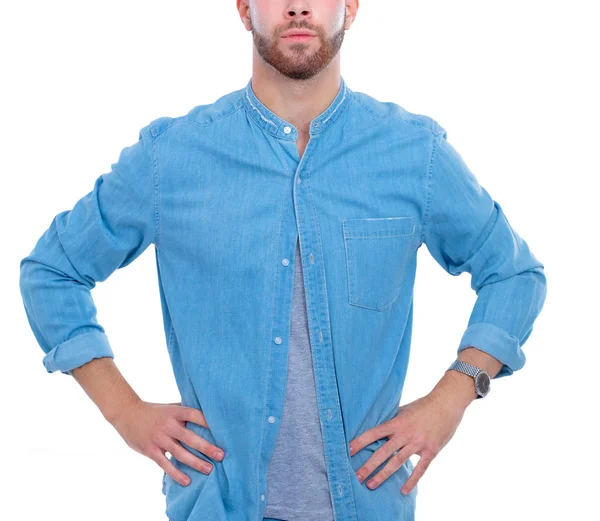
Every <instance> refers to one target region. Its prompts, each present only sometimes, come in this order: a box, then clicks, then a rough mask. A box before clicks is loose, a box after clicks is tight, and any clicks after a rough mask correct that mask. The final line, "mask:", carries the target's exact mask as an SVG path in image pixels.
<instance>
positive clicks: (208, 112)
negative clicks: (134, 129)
mask: <svg viewBox="0 0 600 521" xmlns="http://www.w3.org/2000/svg"><path fill="white" fill-rule="evenodd" d="M242 90H243V89H239V90H235V91H232V92H228V93H226V94H224V95H223V96H221V97H220V98H218V99H217V100H215V101H213V102H212V103H206V104H203V105H196V106H194V107H192V108H191V109H189V110H188V111H187V113H185V114H181V115H178V116H161V117H157V118H155V119H153V120H152V121H150V123H149V124H148V125H146V127H144V129H143V130H146V131H148V132H149V133H150V134H151V136H152V137H153V138H157V137H158V136H160V135H161V134H164V133H165V132H166V131H168V130H169V129H170V128H172V127H173V126H177V125H181V124H185V123H189V124H192V125H195V126H200V127H206V126H209V125H211V124H213V123H215V122H216V121H219V120H221V119H223V118H226V117H228V116H230V115H232V114H234V113H235V112H237V111H238V110H239V109H241V108H242V102H241V92H242Z"/></svg>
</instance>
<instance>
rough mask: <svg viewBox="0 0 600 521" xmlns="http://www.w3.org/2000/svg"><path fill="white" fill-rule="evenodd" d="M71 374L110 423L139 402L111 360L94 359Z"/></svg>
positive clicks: (104, 358)
mask: <svg viewBox="0 0 600 521" xmlns="http://www.w3.org/2000/svg"><path fill="white" fill-rule="evenodd" d="M71 374H72V376H73V378H75V380H77V382H78V383H79V384H80V385H81V387H83V389H84V391H85V392H86V393H87V395H88V396H89V397H90V398H91V399H92V401H93V402H94V403H95V404H96V406H97V407H98V408H99V409H100V411H101V412H102V414H103V415H104V417H105V418H106V420H107V421H108V422H110V423H114V421H115V420H116V419H117V418H118V416H119V414H121V412H122V411H124V410H125V409H126V408H127V407H128V406H130V405H132V404H135V403H137V402H138V401H139V400H140V397H139V396H138V395H137V394H136V393H135V391H134V390H133V389H132V388H131V386H130V385H129V384H128V383H127V381H126V380H125V378H124V377H123V375H122V374H121V372H120V371H119V369H118V368H117V366H116V365H115V363H114V360H113V359H112V358H109V357H103V358H94V359H93V360H91V361H90V362H88V363H86V364H83V365H82V366H80V367H76V368H75V369H73V370H72V371H71Z"/></svg>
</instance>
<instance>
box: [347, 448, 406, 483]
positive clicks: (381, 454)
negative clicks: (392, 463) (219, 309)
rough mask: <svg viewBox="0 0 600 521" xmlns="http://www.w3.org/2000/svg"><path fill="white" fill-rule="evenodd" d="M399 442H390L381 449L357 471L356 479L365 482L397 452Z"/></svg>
mask: <svg viewBox="0 0 600 521" xmlns="http://www.w3.org/2000/svg"><path fill="white" fill-rule="evenodd" d="M397 443H398V442H397V441H396V440H394V441H391V440H390V441H388V442H387V443H384V444H383V445H382V446H381V447H379V448H378V449H377V450H376V451H375V452H374V453H373V454H372V456H371V457H370V458H369V459H368V460H367V461H366V462H365V463H364V464H363V465H362V467H360V468H359V469H358V470H357V471H356V477H357V478H358V481H360V482H361V483H362V482H363V480H364V479H365V478H366V477H367V476H369V475H371V473H372V472H373V471H374V470H375V469H376V468H377V467H379V465H381V464H382V463H383V462H384V461H385V460H387V459H388V458H389V457H390V456H391V455H392V454H394V453H395V452H397V450H396V447H397V446H398V445H397Z"/></svg>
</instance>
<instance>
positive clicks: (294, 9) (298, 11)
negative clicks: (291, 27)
mask: <svg viewBox="0 0 600 521" xmlns="http://www.w3.org/2000/svg"><path fill="white" fill-rule="evenodd" d="M311 16H312V9H310V8H309V7H308V6H307V5H306V2H292V3H291V5H290V6H289V7H288V8H287V9H286V11H285V17H286V19H287V20H294V21H296V22H300V21H302V20H304V19H310V18H311Z"/></svg>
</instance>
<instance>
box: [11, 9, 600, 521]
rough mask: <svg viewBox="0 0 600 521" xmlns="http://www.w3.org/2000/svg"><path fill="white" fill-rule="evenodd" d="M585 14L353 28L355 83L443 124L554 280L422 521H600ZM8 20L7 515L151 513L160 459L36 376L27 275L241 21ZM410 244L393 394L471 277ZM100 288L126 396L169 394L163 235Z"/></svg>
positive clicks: (461, 316) (217, 61)
mask: <svg viewBox="0 0 600 521" xmlns="http://www.w3.org/2000/svg"><path fill="white" fill-rule="evenodd" d="M309 4H318V1H317V0H314V1H313V2H310V1H309ZM594 4H595V2H591V1H590V2H583V1H571V2H568V3H567V2H553V1H545V2H542V1H515V0H510V1H504V2H495V3H492V2H480V1H474V0H473V1H465V0H457V1H453V2H447V1H441V0H426V1H419V2H398V1H394V0H377V1H366V0H365V1H364V2H362V3H361V5H360V8H359V11H358V17H357V19H356V21H355V23H354V25H353V26H352V28H351V29H350V30H349V31H348V32H347V33H346V36H345V41H344V43H343V46H342V51H341V52H342V75H343V76H344V78H345V80H346V82H347V84H348V86H349V87H350V88H351V89H353V90H355V91H362V92H365V93H368V94H370V95H371V96H373V97H375V98H377V99H379V100H381V101H393V102H395V103H398V104H400V105H402V106H403V107H405V108H406V109H407V110H409V111H412V112H416V113H422V114H427V115H429V116H431V117H433V118H434V119H436V120H437V121H438V122H439V123H440V124H441V125H442V126H443V127H444V128H446V130H447V131H448V140H449V141H450V142H451V143H452V144H453V145H454V146H455V147H456V148H457V150H458V151H459V152H460V153H461V155H462V156H463V158H464V159H465V161H466V162H467V164H468V165H469V166H470V168H471V170H472V171H473V173H474V174H475V175H476V176H477V178H478V179H479V181H480V183H481V184H482V185H483V186H484V187H485V188H486V189H487V190H488V191H489V192H490V193H491V194H492V196H493V197H494V199H496V200H497V201H499V202H500V203H501V204H502V205H503V209H504V210H505V212H506V214H507V216H508V218H509V220H510V222H511V224H512V225H513V227H514V228H515V230H516V231H517V232H518V233H519V234H520V235H521V236H522V237H523V238H524V239H525V240H526V241H527V243H528V244H529V246H530V248H531V250H532V251H533V253H534V254H535V255H536V256H537V257H538V258H539V259H540V260H541V261H542V262H543V263H544V265H545V269H546V275H547V278H548V296H547V300H546V304H545V306H544V309H543V311H542V313H541V315H540V317H539V318H538V320H537V322H536V324H535V326H534V331H533V333H532V335H531V337H530V338H529V340H528V341H527V342H526V344H525V345H524V347H523V349H524V352H525V354H526V356H527V362H526V364H525V366H524V368H523V369H521V370H520V371H518V372H516V373H515V374H513V375H512V376H511V377H507V378H503V379H499V380H496V381H493V382H492V391H491V393H490V395H489V396H488V397H487V398H486V399H484V400H478V401H477V402H473V403H472V404H471V405H470V406H469V407H468V408H467V411H466V413H465V416H464V419H463V422H462V423H461V425H460V426H459V428H458V430H457V432H456V434H455V436H454V438H453V439H452V440H451V441H450V442H449V444H448V445H446V447H445V448H444V449H443V450H442V452H441V453H440V454H439V455H438V457H437V458H436V459H435V460H434V461H433V462H432V464H431V465H430V467H429V469H428V470H427V472H426V473H425V475H424V476H423V478H422V479H421V481H420V482H419V495H418V497H417V520H419V521H426V520H432V521H434V520H439V519H443V518H446V516H450V517H457V518H458V517H459V516H460V518H461V519H462V520H464V521H468V520H473V521H475V520H477V521H479V520H480V519H482V518H483V519H486V520H488V521H496V520H503V521H504V520H506V519H514V520H520V519H523V520H525V519H531V517H532V516H533V515H535V516H536V518H539V519H586V520H587V519H591V518H593V517H594V515H596V514H597V510H598V509H597V505H596V503H597V497H598V494H597V485H598V472H597V468H598V465H599V463H600V462H599V457H598V456H599V454H598V448H597V442H598V439H599V438H600V436H599V434H600V432H599V431H598V427H597V425H594V420H597V419H598V409H599V408H598V391H597V384H596V380H597V378H598V376H597V370H598V363H599V361H600V360H599V356H598V350H599V347H600V342H599V341H598V336H597V329H596V327H597V324H598V321H599V317H598V314H599V311H600V306H599V304H598V293H599V291H600V287H599V284H598V271H597V267H596V263H597V259H598V256H597V253H598V237H599V231H598V227H599V224H600V222H599V219H598V209H597V206H596V203H597V200H598V197H597V187H598V183H597V181H598V177H599V174H600V168H599V166H598V165H599V157H598V151H599V139H598V138H599V137H600V132H599V130H598V128H599V116H600V110H599V102H598V92H600V85H599V83H598V80H597V76H595V73H597V69H598V53H597V49H598V48H599V45H600V42H599V41H598V36H597V35H598V31H597V27H598V18H597V17H595V16H593V15H592V7H593V5H594ZM2 11H3V14H2V15H1V16H0V20H1V21H0V39H1V41H0V44H1V46H0V49H1V51H0V52H1V73H2V78H3V79H2V82H1V83H0V90H1V97H0V103H1V107H0V109H1V114H2V123H3V124H2V126H1V129H0V132H1V134H2V135H1V136H0V137H1V143H2V144H1V148H0V154H1V164H2V174H3V175H2V181H3V189H2V191H1V192H0V197H1V198H2V200H1V204H0V212H1V215H0V217H1V219H0V223H1V224H0V225H1V226H2V238H3V241H2V242H3V247H2V255H1V256H0V262H1V263H2V264H1V267H2V272H3V273H4V279H5V280H4V284H3V291H2V292H1V293H0V299H1V300H0V304H1V306H2V313H1V315H0V316H1V317H2V331H3V333H4V334H3V342H2V346H1V347H2V360H3V362H2V368H3V377H2V378H1V379H0V385H1V388H0V391H1V396H2V418H3V419H2V429H1V434H0V436H1V437H2V439H1V440H0V441H1V443H2V447H3V448H4V456H3V469H2V473H1V474H0V476H1V477H0V480H1V481H2V483H0V485H1V490H2V497H3V499H2V501H1V502H0V518H2V519H7V520H8V519H14V520H22V519H32V520H33V519H45V520H61V521H70V520H77V521H81V520H82V519H85V520H86V521H95V520H103V521H104V520H106V519H114V520H126V519H135V520H145V521H152V520H163V521H164V520H166V517H165V516H164V496H163V495H162V494H161V479H162V469H160V468H159V467H158V466H157V465H156V463H154V462H153V461H151V460H150V459H148V458H145V457H144V456H142V455H141V454H138V453H137V452H134V451H133V450H132V449H130V448H129V447H128V446H127V445H126V444H125V443H124V441H123V440H122V439H121V437H120V436H119V435H118V433H117V432H116V431H115V430H114V429H113V428H112V426H111V425H110V424H108V423H107V422H106V421H105V420H104V418H103V417H102V415H101V413H100V412H99V410H98V409H97V408H96V407H95V405H94V404H93V402H92V401H91V400H90V399H89V398H88V397H87V395H86V394H85V392H84V391H83V389H82V388H81V387H79V385H78V384H77V382H76V381H75V380H74V379H73V378H69V377H66V376H64V375H62V374H60V373H53V374H48V373H47V372H46V370H45V368H44V367H43V365H42V356H43V354H44V353H43V352H42V351H41V349H40V347H39V346H38V344H37V343H36V341H35V338H34V336H33V334H32V332H31V330H30V329H29V326H28V324H27V321H26V316H25V311H24V308H23V305H22V301H21V296H20V292H19V286H18V279H19V271H18V266H19V261H20V259H21V258H22V257H24V256H25V255H27V254H28V253H29V251H30V250H31V248H32V247H33V245H34V244H35V241H36V240H37V238H38V237H39V236H40V235H41V234H42V233H43V232H44V231H45V230H46V228H47V227H48V226H49V225H50V223H51V220H52V218H53V217H54V215H56V214H57V213H58V212H60V211H63V210H66V209H70V208H71V207H72V206H73V204H74V203H75V201H76V200H77V199H79V198H80V197H81V196H82V195H84V194H86V193H87V192H89V191H90V190H91V189H92V187H93V182H94V180H95V179H96V177H97V176H98V175H99V174H101V173H105V172H108V171H109V169H110V164H111V163H113V162H114V161H115V160H116V159H117V157H118V155H119V152H120V150H121V149H122V148H123V147H125V146H127V145H129V144H132V143H133V142H135V141H136V140H137V137H138V131H139V129H140V128H141V127H143V126H144V125H146V124H147V123H148V122H149V121H151V120H153V119H155V118H157V117H159V116H179V115H183V114H185V113H187V112H188V111H189V110H190V109H191V108H192V107H194V106H196V105H200V104H207V103H212V102H213V101H214V100H216V99H217V98H218V97H220V96H221V95H223V94H225V93H227V92H230V91H232V90H236V89H239V88H242V87H243V86H245V84H246V82H247V81H248V79H249V78H250V74H251V51H252V38H251V33H249V32H247V31H246V30H245V28H244V27H243V25H242V22H241V21H240V19H239V16H238V12H237V9H236V7H235V1H234V0H229V1H218V2H217V1H213V2H208V1H206V0H200V1H195V2H192V1H182V0H180V1H171V2H168V3H167V2H153V1H148V0H146V1H144V2H141V1H133V0H130V1H126V2H123V1H120V2H116V1H103V2H95V3H91V2H74V1H65V0H56V1H54V2H41V1H39V0H38V1H31V2H20V3H12V4H10V6H3V9H2ZM594 49H595V50H594ZM419 252H420V255H419V268H418V272H417V282H416V288H415V317H414V332H413V344H412V354H411V362H410V368H409V372H408V377H407V381H406V386H405V391H404V394H403V397H402V401H401V404H404V403H407V402H409V401H412V400H414V399H416V398H418V397H420V396H423V395H424V394H426V393H428V392H429V391H430V390H431V389H432V388H433V386H434V385H435V384H436V382H437V381H438V379H439V378H441V377H442V375H443V373H444V371H445V369H446V368H447V366H448V365H449V364H450V363H451V362H452V360H453V359H454V358H455V355H456V348H457V345H458V342H459V340H460V338H461V336H462V333H463V331H464V330H465V328H466V326H467V321H468V318H469V315H470V312H471V309H472V306H473V304H474V302H475V298H476V296H475V294H474V292H473V291H472V290H471V289H470V286H469V283H470V275H469V274H463V275H462V276H460V277H451V276H450V275H448V274H447V273H446V272H444V271H443V270H442V268H441V267H440V266H439V265H437V264H436V263H435V261H434V260H433V258H432V257H431V256H430V255H429V253H428V251H427V250H426V248H421V249H420V250H419ZM93 296H94V300H95V302H96V304H97V307H98V320H99V322H100V323H101V324H102V325H103V326H104V328H105V329H106V332H107V334H108V336H109V338H110V341H111V345H112V347H113V350H114V351H115V355H116V356H115V362H116V363H117V365H118V366H119V368H120V370H121V371H122V372H123V374H124V375H125V377H126V378H127V380H128V381H129V382H130V384H131V385H132V387H133V388H134V389H135V390H136V392H137V393H138V394H139V395H140V396H141V397H142V398H143V399H145V400H147V401H154V402H164V403H167V402H174V401H179V394H178V392H177V388H176V386H175V381H174V378H173V374H172V370H171V366H170V363H169V358H168V355H167V350H166V343H165V339H164V332H163V326H162V318H161V314H160V303H159V293H158V284H157V277H156V269H155V260H154V247H153V246H152V247H150V248H149V249H148V250H146V251H145V252H144V254H142V256H141V257H140V258H139V259H138V260H136V261H135V262H134V263H133V264H132V265H130V266H128V267H126V268H124V269H122V270H118V271H117V272H115V273H114V274H113V275H112V276H111V277H110V278H109V279H108V280H107V281H106V282H104V283H101V284H99V285H98V286H97V287H96V288H95V289H94V291H93ZM417 461H418V457H417V456H413V462H415V463H416V462H417ZM399 493H400V492H399ZM359 521H360V520H359Z"/></svg>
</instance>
